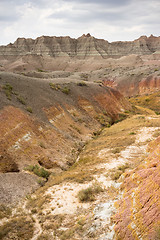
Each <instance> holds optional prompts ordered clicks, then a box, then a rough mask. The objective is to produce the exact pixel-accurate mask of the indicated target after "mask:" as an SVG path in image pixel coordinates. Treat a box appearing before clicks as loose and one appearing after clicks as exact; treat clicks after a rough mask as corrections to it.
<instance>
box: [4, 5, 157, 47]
mask: <svg viewBox="0 0 160 240" xmlns="http://www.w3.org/2000/svg"><path fill="white" fill-rule="evenodd" d="M87 33H90V34H91V35H92V36H94V37H96V38H101V39H105V40H108V41H109V42H113V41H132V40H134V39H137V38H139V37H140V36H142V35H146V36H150V35H151V34H153V35H155V36H159V35H160V0H0V45H7V44H9V43H10V42H11V43H13V42H14V41H15V40H16V39H17V38H18V37H25V38H33V39H35V38H37V37H40V36H42V35H45V36H70V37H72V38H78V37H80V36H82V34H87Z"/></svg>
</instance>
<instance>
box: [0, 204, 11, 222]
mask: <svg viewBox="0 0 160 240" xmlns="http://www.w3.org/2000/svg"><path fill="white" fill-rule="evenodd" d="M11 213H12V210H11V208H9V207H7V206H5V205H4V204H0V219H2V218H4V217H9V216H10V215H11Z"/></svg>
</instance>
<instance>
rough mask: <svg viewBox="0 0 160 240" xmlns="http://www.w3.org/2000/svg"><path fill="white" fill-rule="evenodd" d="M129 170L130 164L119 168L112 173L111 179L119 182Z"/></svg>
mask: <svg viewBox="0 0 160 240" xmlns="http://www.w3.org/2000/svg"><path fill="white" fill-rule="evenodd" d="M127 168H129V164H128V163H126V164H124V165H121V166H119V167H118V169H116V170H113V171H112V173H111V179H112V180H114V181H116V180H118V179H119V178H120V176H121V175H122V174H123V173H124V172H125V170H126V169H127Z"/></svg>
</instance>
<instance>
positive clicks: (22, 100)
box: [17, 96, 26, 105]
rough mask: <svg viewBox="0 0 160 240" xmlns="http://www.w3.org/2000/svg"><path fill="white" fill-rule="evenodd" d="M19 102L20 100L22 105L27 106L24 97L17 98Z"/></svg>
mask: <svg viewBox="0 0 160 240" xmlns="http://www.w3.org/2000/svg"><path fill="white" fill-rule="evenodd" d="M17 100H18V101H19V102H20V103H22V104H23V105H26V102H25V100H24V98H23V97H22V96H18V97H17Z"/></svg>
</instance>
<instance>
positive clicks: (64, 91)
mask: <svg viewBox="0 0 160 240" xmlns="http://www.w3.org/2000/svg"><path fill="white" fill-rule="evenodd" d="M61 91H62V92H63V93H65V94H67V95H68V94H69V93H70V89H69V88H68V87H64V88H63V89H62V90H61Z"/></svg>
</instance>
